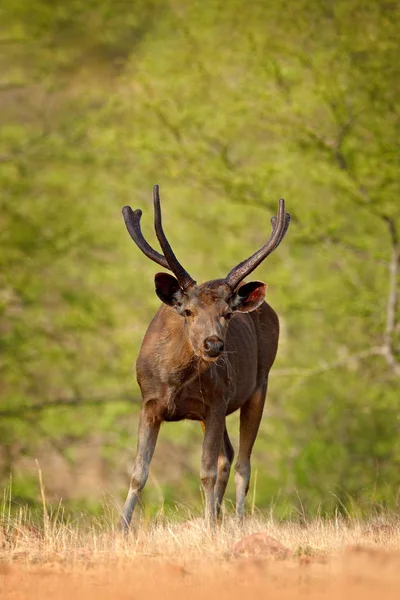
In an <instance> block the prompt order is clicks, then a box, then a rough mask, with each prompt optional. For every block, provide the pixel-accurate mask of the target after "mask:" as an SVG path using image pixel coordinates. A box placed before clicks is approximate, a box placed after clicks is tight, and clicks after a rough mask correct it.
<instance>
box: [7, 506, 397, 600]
mask: <svg viewBox="0 0 400 600" xmlns="http://www.w3.org/2000/svg"><path fill="white" fill-rule="evenodd" d="M60 513H61V511H60V510H58V511H55V513H54V514H52V515H50V516H49V514H48V511H47V508H46V504H45V499H44V497H43V514H44V517H43V518H42V519H41V523H40V525H39V526H38V525H34V524H33V518H32V515H31V514H30V513H29V511H21V513H20V514H19V515H18V516H16V517H12V516H11V515H10V513H9V511H8V509H7V508H6V509H5V510H4V511H3V515H2V518H1V527H0V598H1V599H2V600H3V599H4V600H11V599H15V598H18V599H25V598H27V599H32V598H38V599H39V598H40V599H42V598H48V597H50V596H51V597H52V598H55V599H57V598H59V599H60V600H66V599H68V598H88V599H89V600H90V599H91V598H96V599H103V598H104V599H111V598H113V599H114V598H115V599H116V600H122V599H125V598H126V599H128V598H129V599H137V598H142V597H146V599H149V598H150V599H151V598H175V599H177V600H180V599H181V598H182V599H183V598H189V599H191V598H204V597H205V596H206V597H207V596H208V597H210V600H211V598H217V599H218V600H220V599H221V600H222V599H225V598H227V599H228V598H229V600H236V599H237V598H242V597H243V595H244V594H251V595H252V596H256V595H260V594H261V595H262V596H263V597H266V596H268V597H269V598H272V599H275V598H282V599H283V598H292V597H293V598H300V599H301V598H306V597H307V598H312V597H315V598H332V599H333V598H343V597H346V596H348V597H351V598H355V599H358V598H361V597H362V598H363V599H365V598H375V597H376V595H377V594H380V595H382V596H383V597H384V598H396V599H397V598H398V597H400V520H395V519H393V518H391V519H389V518H382V517H381V518H379V519H374V520H371V521H369V522H361V521H356V520H353V521H351V520H344V519H342V518H337V519H333V520H323V519H316V520H313V521H310V522H308V523H307V524H305V525H303V526H302V525H300V524H297V523H277V522H276V521H275V520H274V519H273V517H272V516H269V517H266V516H262V515H259V516H253V517H249V518H248V519H246V521H245V524H244V526H243V527H239V526H238V524H237V523H236V521H235V519H234V518H233V517H226V518H225V519H224V521H223V523H222V524H221V525H220V527H219V528H218V531H217V532H216V534H215V535H210V534H209V533H208V532H207V531H206V529H205V527H204V523H203V521H202V519H191V520H188V521H186V522H184V523H177V522H174V521H172V520H168V519H165V518H163V517H159V518H155V519H154V520H152V521H150V522H142V523H140V524H139V526H138V528H137V534H136V535H134V534H131V535H130V536H128V537H127V538H122V537H120V536H119V535H117V533H116V532H115V530H114V529H113V526H112V525H111V524H110V523H111V519H109V520H108V523H99V522H98V521H96V520H93V519H92V520H90V519H86V520H85V521H84V522H64V523H63V522H62V519H60ZM255 533H261V534H262V535H261V536H258V537H257V536H256V538H257V539H256V540H255V541H256V543H254V538H251V539H250V541H248V542H247V546H245V547H244V549H243V551H242V552H239V551H238V550H237V547H236V550H235V544H236V543H238V542H239V541H240V540H243V538H246V537H248V536H250V535H253V534H255ZM271 538H273V539H271ZM257 540H258V542H257ZM260 540H261V542H262V543H261V544H260V543H259V542H260ZM274 540H276V542H274ZM279 543H280V545H279Z"/></svg>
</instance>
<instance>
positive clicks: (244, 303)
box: [122, 185, 290, 361]
mask: <svg viewBox="0 0 400 600" xmlns="http://www.w3.org/2000/svg"><path fill="white" fill-rule="evenodd" d="M153 201H154V228H155V232H156V235H157V239H158V241H159V243H160V246H161V250H162V252H163V254H160V253H159V252H157V251H156V250H154V249H153V248H152V247H151V246H150V245H149V244H148V242H147V241H146V240H145V238H144V237H143V234H142V231H141V228H140V218H141V216H142V211H141V210H140V209H137V210H135V211H133V210H132V209H131V208H130V206H125V207H124V208H123V209H122V214H123V217H124V220H125V224H126V227H127V229H128V232H129V234H130V236H131V237H132V239H133V241H134V242H135V243H136V245H137V246H138V247H139V248H140V250H141V251H142V252H143V253H144V254H145V255H146V256H147V257H148V258H150V259H151V260H153V261H154V262H156V263H157V264H159V265H161V266H162V267H164V268H165V269H169V270H170V271H172V272H173V273H174V275H175V277H173V276H172V275H170V274H169V273H157V274H156V276H155V279H154V281H155V291H156V294H157V296H158V297H159V298H160V300H161V301H162V302H163V303H164V304H166V305H167V306H169V307H171V308H172V309H173V310H174V311H175V312H176V313H177V314H178V315H180V316H181V317H182V318H183V319H185V329H186V331H187V334H188V339H189V341H190V344H191V346H192V348H193V351H194V353H195V354H196V355H199V356H201V358H203V359H204V360H208V361H213V360H216V359H217V358H218V357H219V356H220V355H221V354H222V352H223V350H224V341H225V336H226V331H227V329H228V326H229V321H230V319H231V318H232V317H233V316H234V315H235V313H239V312H251V311H253V310H255V309H257V308H258V307H259V306H260V305H261V304H262V302H263V301H264V297H265V292H266V287H267V286H266V284H265V283H263V282H262V281H252V282H250V283H242V281H243V279H244V278H245V277H247V275H249V274H250V273H251V272H252V271H254V269H255V268H256V267H257V266H258V265H259V264H260V263H261V262H262V261H263V260H264V259H265V258H266V257H267V256H268V255H269V254H271V252H273V251H274V250H275V249H276V248H277V247H278V246H279V244H280V242H281V241H282V239H283V238H284V236H285V234H286V231H287V229H288V227H289V223H290V215H289V213H287V212H285V201H284V200H283V199H281V200H280V201H279V208H278V215H277V217H272V219H271V224H272V232H271V235H270V238H269V240H268V241H267V242H266V244H264V246H262V248H260V249H259V250H258V251H257V252H255V253H254V254H253V255H252V256H250V257H249V258H247V259H246V260H244V261H243V262H241V263H239V264H238V265H236V266H235V267H234V268H233V269H232V270H231V271H230V272H229V273H228V275H227V276H226V277H225V279H218V280H214V281H209V282H207V283H205V284H202V285H199V286H198V285H197V283H196V281H195V280H194V279H192V277H191V276H190V275H189V273H188V272H187V271H186V270H185V269H184V268H183V267H182V265H181V264H180V263H179V261H178V259H177V258H176V256H175V254H174V252H173V250H172V248H171V246H170V244H169V242H168V240H167V238H166V235H165V233H164V230H163V227H162V220H161V207H160V195H159V188H158V185H155V186H154V188H153Z"/></svg>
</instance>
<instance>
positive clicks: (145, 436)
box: [118, 406, 161, 533]
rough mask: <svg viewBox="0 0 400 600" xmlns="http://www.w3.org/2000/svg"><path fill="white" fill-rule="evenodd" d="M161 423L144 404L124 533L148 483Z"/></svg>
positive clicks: (122, 520)
mask: <svg viewBox="0 0 400 600" xmlns="http://www.w3.org/2000/svg"><path fill="white" fill-rule="evenodd" d="M160 425H161V421H159V420H154V419H152V420H149V419H148V417H147V415H146V409H145V406H144V407H143V408H142V412H141V415H140V422H139V432H138V445H137V453H136V458H135V462H134V465H133V470H132V477H131V482H130V486H129V491H128V495H127V498H126V501H125V505H124V508H123V511H122V515H121V518H120V521H119V525H118V528H119V530H120V531H122V532H123V533H128V531H129V525H130V522H131V519H132V514H133V511H134V509H135V506H136V503H137V501H138V499H139V494H140V492H141V491H142V489H143V488H144V486H145V484H146V481H147V477H148V475H149V467H150V462H151V459H152V457H153V454H154V449H155V447H156V443H157V437H158V432H159V431H160Z"/></svg>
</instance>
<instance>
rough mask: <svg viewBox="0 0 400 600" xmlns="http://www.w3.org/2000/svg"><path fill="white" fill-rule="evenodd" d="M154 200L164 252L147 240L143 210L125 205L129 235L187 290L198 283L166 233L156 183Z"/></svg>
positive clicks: (123, 212) (156, 228)
mask: <svg viewBox="0 0 400 600" xmlns="http://www.w3.org/2000/svg"><path fill="white" fill-rule="evenodd" d="M153 201H154V228H155V231H156V235H157V239H158V241H159V243H160V246H161V250H162V251H163V253H164V254H160V253H159V252H157V250H154V248H152V247H151V246H150V244H149V243H148V242H147V241H146V240H145V238H144V236H143V233H142V230H141V228H140V218H141V216H142V211H141V210H140V209H137V210H135V211H133V210H132V209H131V207H130V206H124V208H123V209H122V215H123V217H124V221H125V225H126V228H127V230H128V232H129V235H130V236H131V238H132V239H133V241H134V242H135V244H136V245H137V246H138V247H139V248H140V250H141V251H142V252H143V254H145V255H146V256H147V257H148V258H150V259H151V260H153V261H154V262H155V263H157V264H159V265H161V266H162V267H164V268H165V269H169V270H170V271H172V272H173V273H174V275H175V277H176V278H177V280H178V282H179V285H180V286H181V288H182V289H183V290H184V291H185V290H187V289H188V288H190V287H192V286H193V285H196V282H195V280H194V279H192V278H191V277H190V275H189V273H188V272H187V271H185V269H184V268H183V267H182V265H181V264H180V262H179V261H178V259H177V258H176V256H175V254H174V252H173V250H172V248H171V246H170V244H169V242H168V240H167V237H166V235H165V233H164V230H163V227H162V220H161V206H160V194H159V187H158V185H155V186H154V187H153Z"/></svg>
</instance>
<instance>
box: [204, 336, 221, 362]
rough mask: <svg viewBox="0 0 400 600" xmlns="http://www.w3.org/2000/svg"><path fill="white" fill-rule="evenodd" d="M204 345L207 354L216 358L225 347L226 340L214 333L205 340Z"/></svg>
mask: <svg viewBox="0 0 400 600" xmlns="http://www.w3.org/2000/svg"><path fill="white" fill-rule="evenodd" d="M203 346H204V352H205V353H206V354H207V356H210V358H215V357H216V356H219V355H220V354H221V352H222V350H223V349H224V342H223V341H222V340H221V338H219V337H217V336H216V335H212V336H211V337H208V338H206V339H205V340H204V343H203Z"/></svg>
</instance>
